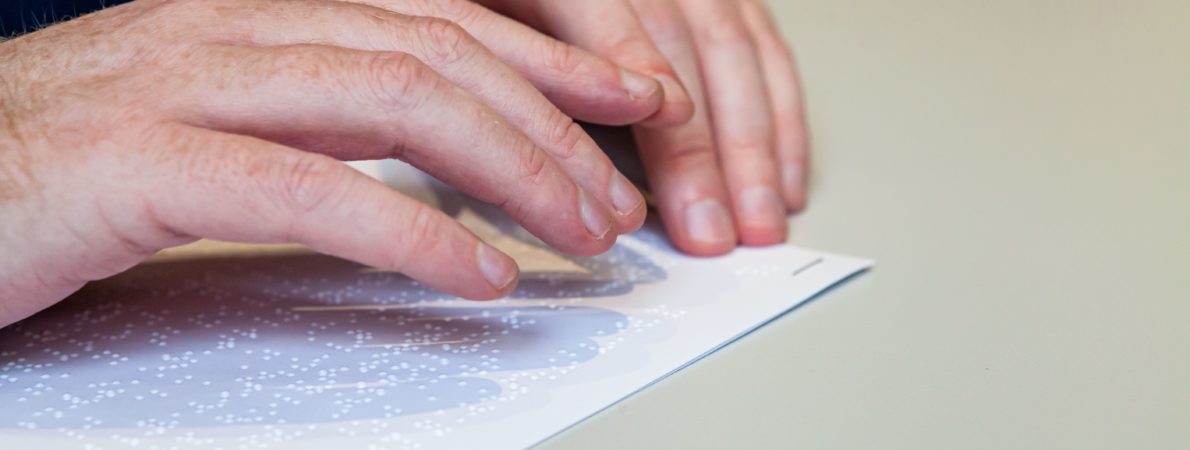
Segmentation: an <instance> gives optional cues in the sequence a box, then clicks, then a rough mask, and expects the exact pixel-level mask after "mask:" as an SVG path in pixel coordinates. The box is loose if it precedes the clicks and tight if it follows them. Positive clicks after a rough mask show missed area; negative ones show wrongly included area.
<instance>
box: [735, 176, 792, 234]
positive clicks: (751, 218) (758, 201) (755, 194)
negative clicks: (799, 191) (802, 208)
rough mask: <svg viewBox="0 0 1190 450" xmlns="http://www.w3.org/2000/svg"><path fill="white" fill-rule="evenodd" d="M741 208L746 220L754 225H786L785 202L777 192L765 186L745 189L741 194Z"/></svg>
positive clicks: (766, 226)
mask: <svg viewBox="0 0 1190 450" xmlns="http://www.w3.org/2000/svg"><path fill="white" fill-rule="evenodd" d="M740 210H741V212H742V213H743V214H744V217H743V219H744V221H745V222H748V223H749V224H751V225H753V226H759V227H765V228H768V227H772V226H773V225H774V224H777V225H779V226H781V227H784V226H785V220H786V215H785V202H784V201H782V200H781V196H779V195H777V192H776V191H774V190H772V189H770V188H768V187H764V186H757V187H753V188H748V189H745V190H744V192H743V193H741V194H740Z"/></svg>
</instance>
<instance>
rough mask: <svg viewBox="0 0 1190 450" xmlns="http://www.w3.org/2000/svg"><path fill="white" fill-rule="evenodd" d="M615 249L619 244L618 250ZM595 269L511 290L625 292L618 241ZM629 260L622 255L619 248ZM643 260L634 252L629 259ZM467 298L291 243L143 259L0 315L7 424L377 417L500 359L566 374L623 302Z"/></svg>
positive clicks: (656, 274) (469, 379)
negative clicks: (235, 253)
mask: <svg viewBox="0 0 1190 450" xmlns="http://www.w3.org/2000/svg"><path fill="white" fill-rule="evenodd" d="M617 252H618V253H617ZM606 258H612V259H613V260H614V264H612V263H601V262H599V261H597V260H593V261H582V262H581V263H582V264H583V265H584V267H588V268H593V270H592V271H591V274H590V276H587V277H574V276H569V277H562V278H559V277H555V276H550V275H549V274H546V275H545V276H532V274H528V275H529V276H526V278H525V279H524V280H523V281H522V284H521V287H520V288H519V289H518V290H517V291H516V292H515V293H514V294H513V296H512V298H514V299H516V298H520V299H529V298H557V299H563V298H577V297H596V296H619V295H623V294H626V293H628V292H630V291H631V290H632V286H633V283H634V281H627V280H629V278H624V277H621V276H620V275H623V273H626V272H624V271H631V272H634V273H636V274H638V275H639V274H646V275H648V276H646V277H643V278H644V279H648V280H652V281H655V280H657V279H661V278H664V271H662V270H661V269H660V268H658V267H656V266H654V265H652V264H651V263H650V262H649V261H648V260H647V258H644V257H643V256H641V255H638V254H635V253H634V252H631V251H629V250H625V249H623V248H617V250H616V251H615V252H613V254H611V255H608V256H606ZM625 262H628V264H625ZM632 265H635V268H633V267H628V266H632ZM561 303H566V302H546V303H536V302H534V304H535V305H544V306H522V305H523V304H524V303H523V302H521V303H520V304H519V305H518V304H516V303H515V302H514V303H509V302H489V303H480V302H468V301H463V300H458V299H455V298H453V297H450V296H447V295H445V294H442V293H439V292H437V291H434V290H432V289H429V288H425V287H423V286H421V285H420V284H418V283H416V282H414V281H413V280H411V279H409V278H407V277H405V276H403V275H400V274H395V273H385V272H375V271H370V270H368V269H367V268H366V267H363V266H360V265H357V264H354V263H350V262H347V261H343V260H340V259H337V258H333V257H329V256H322V255H314V254H297V255H281V256H267V257H257V258H208V259H196V260H181V261H170V262H159V263H149V264H144V265H141V266H139V267H137V268H134V269H133V270H131V271H129V272H126V273H124V274H121V275H119V276H117V277H114V278H112V279H109V280H105V281H102V282H98V283H94V284H92V285H90V286H88V287H86V288H85V289H84V290H83V291H81V292H79V293H78V294H76V295H75V296H73V297H72V298H70V299H68V300H67V301H65V302H63V303H61V304H59V305H57V306H55V307H53V308H50V309H48V310H46V311H44V312H43V313H41V314H38V315H36V316H34V317H31V318H29V319H27V320H25V321H22V322H20V323H18V324H15V325H13V326H11V327H8V328H6V329H3V330H0V404H4V405H7V406H6V407H5V408H0V429H3V428H39V429H47V428H48V429H58V428H65V429H80V428H82V429H87V428H108V427H112V428H126V427H167V428H172V427H203V426H222V425H248V424H286V423H317V422H331V421H343V420H360V419H377V418H388V417H395V416H399V415H404V414H415V413H421V412H427V411H434V410H440V409H447V408H455V407H460V406H465V405H468V404H473V403H477V402H480V401H483V400H485V399H489V398H493V397H496V396H498V395H500V394H501V387H500V385H499V384H498V383H497V382H496V381H494V380H492V379H490V378H487V376H488V375H490V374H492V373H493V372H501V371H525V370H536V371H544V372H543V376H549V374H564V373H565V372H567V371H568V370H569V369H570V368H572V367H573V366H575V365H577V364H580V363H582V362H584V361H587V360H590V359H591V358H594V357H595V356H596V355H598V353H599V344H598V342H596V341H595V340H594V339H593V338H594V337H597V336H606V335H612V334H615V333H618V332H619V331H621V330H622V329H624V328H625V327H626V326H627V321H628V319H627V318H626V317H625V316H624V315H622V314H620V313H617V312H614V311H610V310H606V309H601V308H593V307H585V306H576V305H566V304H561Z"/></svg>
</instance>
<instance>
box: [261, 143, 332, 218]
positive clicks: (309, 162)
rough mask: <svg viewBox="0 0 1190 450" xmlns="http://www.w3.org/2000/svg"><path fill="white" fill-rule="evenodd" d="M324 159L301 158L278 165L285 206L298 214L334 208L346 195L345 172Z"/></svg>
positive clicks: (307, 156) (279, 189)
mask: <svg viewBox="0 0 1190 450" xmlns="http://www.w3.org/2000/svg"><path fill="white" fill-rule="evenodd" d="M337 164H338V163H336V162H334V161H331V160H328V159H327V158H326V157H324V156H321V155H313V154H299V155H296V156H294V157H291V158H288V159H287V160H286V161H284V162H282V163H280V164H277V165H276V166H275V167H276V169H275V170H277V171H278V174H277V175H278V176H277V177H276V179H277V186H276V188H275V189H277V190H278V191H279V192H278V193H279V196H278V197H279V198H280V199H281V202H282V206H283V207H284V208H286V209H287V210H290V211H295V212H298V213H304V212H310V211H315V210H319V209H322V208H326V207H328V206H331V205H334V204H335V202H336V201H338V200H339V199H338V196H339V193H340V192H342V189H341V188H340V186H341V185H342V183H341V182H342V178H343V176H342V173H343V171H342V170H340V169H342V168H341V167H339V166H338V165H337Z"/></svg>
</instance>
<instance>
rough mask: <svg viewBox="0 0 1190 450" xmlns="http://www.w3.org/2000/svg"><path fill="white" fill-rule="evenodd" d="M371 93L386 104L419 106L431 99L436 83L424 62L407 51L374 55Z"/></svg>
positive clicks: (370, 69) (369, 83) (368, 78)
mask: <svg viewBox="0 0 1190 450" xmlns="http://www.w3.org/2000/svg"><path fill="white" fill-rule="evenodd" d="M367 71H368V74H367V75H366V81H367V82H366V86H367V90H368V94H369V95H371V96H372V98H374V99H376V100H378V101H380V102H381V103H382V104H384V105H388V106H392V107H397V108H408V109H416V108H418V107H420V106H421V105H423V104H424V103H425V102H426V101H428V96H429V93H430V92H433V90H434V88H435V87H436V83H437V76H435V75H434V73H433V71H431V70H430V69H429V68H428V67H426V65H425V64H423V63H422V62H421V61H419V60H418V59H417V58H415V57H413V56H412V55H409V54H405V53H385V54H381V55H377V56H374V57H373V58H372V60H371V61H370V62H369V64H368V68H367Z"/></svg>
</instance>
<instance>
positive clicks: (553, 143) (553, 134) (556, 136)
mask: <svg viewBox="0 0 1190 450" xmlns="http://www.w3.org/2000/svg"><path fill="white" fill-rule="evenodd" d="M545 127H546V130H545V133H546V135H545V138H546V145H548V147H547V148H549V149H550V153H551V154H552V155H553V156H554V157H556V158H558V159H560V160H567V159H570V158H573V157H574V156H576V155H577V154H578V152H579V144H580V143H581V142H582V141H583V136H585V135H586V132H585V131H583V127H582V126H580V125H579V124H578V123H577V122H575V121H574V119H571V118H570V117H569V116H567V115H565V114H562V113H560V112H559V113H556V114H551V115H550V117H549V118H548V119H546V125H545Z"/></svg>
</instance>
